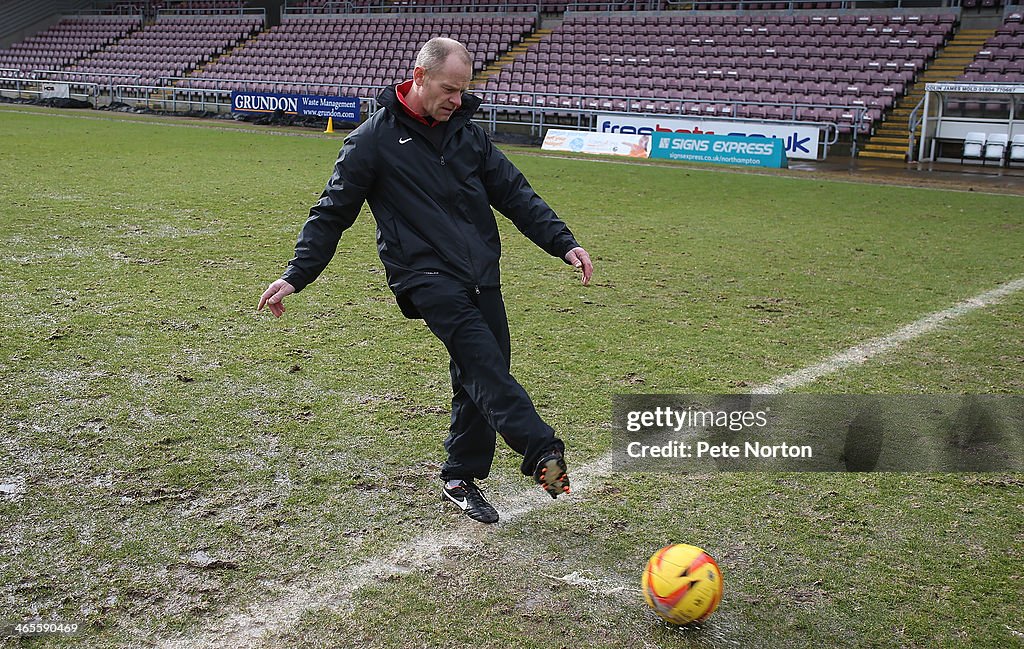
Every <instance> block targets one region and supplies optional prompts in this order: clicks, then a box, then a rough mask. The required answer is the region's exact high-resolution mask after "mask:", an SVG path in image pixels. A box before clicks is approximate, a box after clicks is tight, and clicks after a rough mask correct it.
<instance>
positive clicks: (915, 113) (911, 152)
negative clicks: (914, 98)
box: [907, 95, 927, 162]
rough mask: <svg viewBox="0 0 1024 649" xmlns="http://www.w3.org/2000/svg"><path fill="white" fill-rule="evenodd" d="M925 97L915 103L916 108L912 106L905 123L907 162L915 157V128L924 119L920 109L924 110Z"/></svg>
mask: <svg viewBox="0 0 1024 649" xmlns="http://www.w3.org/2000/svg"><path fill="white" fill-rule="evenodd" d="M926 97H927V95H926V96H925V97H921V101H919V102H917V106H914V110H912V111H910V118H909V120H908V121H907V125H908V127H909V129H910V137H909V139H908V140H907V162H913V161H914V158H916V157H917V127H918V126H920V125H921V120H922V119H923V118H924V115H923V114H919V113H922V111H921V109H922V108H924V100H925V99H926Z"/></svg>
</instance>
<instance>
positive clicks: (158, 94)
mask: <svg viewBox="0 0 1024 649" xmlns="http://www.w3.org/2000/svg"><path fill="white" fill-rule="evenodd" d="M5 71H13V70H0V72H5ZM33 72H34V75H33V78H25V77H19V78H5V77H2V76H0V85H6V84H14V86H15V87H14V88H13V90H14V91H15V92H19V93H29V94H41V89H39V88H38V85H39V84H40V83H44V82H47V81H51V82H53V81H56V82H61V83H68V84H69V85H70V86H71V87H72V88H73V89H75V90H78V91H79V92H75V93H73V94H76V95H80V96H83V97H85V98H86V99H92V100H93V102H94V104H96V105H99V104H100V102H101V101H102V100H109V102H110V103H122V104H127V105H134V106H136V107H138V106H144V107H146V108H148V109H151V110H162V111H167V112H172V113H174V112H192V111H201V112H215V113H223V112H230V111H231V109H232V106H231V93H232V90H234V89H236V88H239V87H240V86H241V87H242V88H243V89H247V90H251V91H256V92H281V91H282V87H283V89H287V90H288V91H289V92H294V93H295V94H310V95H325V94H330V95H340V96H359V99H360V111H361V114H362V115H363V116H367V115H369V114H371V113H373V112H374V111H375V110H376V109H377V108H378V104H377V100H376V97H377V95H378V94H379V92H380V91H381V90H382V89H383V88H382V87H381V86H372V85H350V84H324V83H288V82H274V81H267V80H259V79H247V80H240V79H196V78H193V77H168V78H166V79H162V80H161V82H160V83H158V84H153V85H147V84H141V83H138V80H137V78H136V79H134V82H127V83H125V82H124V80H125V77H129V76H131V75H106V76H107V77H108V79H109V82H108V83H95V82H88V81H75V80H72V79H70V78H69V77H70V76H71V75H78V74H82V73H75V72H61V71H42V70H37V71H33ZM33 85H35V86H36V87H35V88H34V89H33V88H32V86H33ZM218 86H219V87H218ZM11 89H12V88H8V90H11ZM83 91H84V92H83ZM296 91H297V92H296ZM474 92H475V94H477V95H478V96H481V98H482V99H484V100H485V101H484V103H483V104H482V105H481V107H480V111H481V112H480V113H479V114H480V115H482V116H483V117H482V118H481V117H478V118H477V120H478V121H479V122H481V123H483V124H486V125H488V126H489V127H490V129H491V131H492V132H493V131H496V130H497V128H498V126H499V125H501V126H517V127H525V128H527V129H528V130H529V132H530V134H531V135H535V136H539V135H542V134H543V133H544V131H545V129H547V128H550V127H553V126H559V127H566V126H569V127H573V128H577V129H581V130H598V129H599V128H600V124H599V119H600V118H601V117H602V116H607V115H628V116H633V117H662V118H683V119H699V120H701V121H708V122H712V123H713V122H725V121H727V122H741V123H749V124H751V125H755V124H790V125H801V126H816V127H818V128H819V129H820V130H823V131H825V137H824V139H823V141H822V145H823V148H824V150H823V152H822V153H821V158H824V157H827V155H828V151H829V148H830V147H832V146H833V145H835V144H836V143H837V142H838V141H839V137H840V135H841V133H842V132H843V131H844V130H846V129H849V130H850V133H851V145H852V151H851V155H854V156H855V155H856V150H857V142H858V133H859V132H863V131H865V129H866V127H867V124H868V123H867V122H866V121H865V120H866V116H867V113H868V109H867V108H866V107H861V106H848V105H832V104H828V105H826V104H806V103H797V102H757V101H740V100H734V101H723V100H718V101H716V100H709V99H701V98H697V97H693V98H683V99H675V98H674V99H664V98H659V99H653V98H638V97H629V96H623V95H618V96H612V95H597V94H581V93H566V94H561V93H559V94H549V93H538V92H525V91H503V90H477V91H474ZM499 98H501V100H499ZM552 98H554V99H555V101H556V102H557V103H556V104H549V103H548V102H549V100H550V99H552ZM655 102H667V103H669V104H671V105H672V106H673V107H676V109H675V110H672V111H665V110H651V109H650V108H651V106H652V104H654V103H655ZM744 107H746V108H755V109H756V108H775V109H778V108H783V109H785V110H786V111H788V118H783V117H782V116H781V115H775V116H774V117H772V118H760V117H746V116H741V114H740V113H741V112H742V111H741V110H740V109H741V108H744ZM688 108H689V109H690V110H688ZM694 108H697V109H698V110H696V111H694V110H692V109H694ZM806 108H815V109H831V110H835V111H842V113H841V114H842V116H843V117H847V118H848V119H844V120H843V119H837V120H835V121H806V120H800V119H798V117H799V115H800V112H801V109H806Z"/></svg>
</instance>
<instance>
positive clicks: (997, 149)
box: [985, 133, 1010, 165]
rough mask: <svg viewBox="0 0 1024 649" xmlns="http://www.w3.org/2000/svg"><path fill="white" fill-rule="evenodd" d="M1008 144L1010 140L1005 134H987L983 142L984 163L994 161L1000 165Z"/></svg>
mask: <svg viewBox="0 0 1024 649" xmlns="http://www.w3.org/2000/svg"><path fill="white" fill-rule="evenodd" d="M1009 143H1010V138H1009V136H1008V135H1006V133H989V135H988V138H986V140H985V162H991V161H994V162H997V163H999V164H1000V165H1002V164H1003V157H1005V156H1006V147H1007V146H1008V145H1009Z"/></svg>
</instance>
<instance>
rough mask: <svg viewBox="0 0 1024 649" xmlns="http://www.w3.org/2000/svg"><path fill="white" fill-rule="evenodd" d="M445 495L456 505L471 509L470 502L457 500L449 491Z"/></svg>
mask: <svg viewBox="0 0 1024 649" xmlns="http://www.w3.org/2000/svg"><path fill="white" fill-rule="evenodd" d="M444 495H445V496H446V497H447V498H448V500H450V501H452V502H453V503H455V504H456V505H458V506H459V507H461V508H462V509H467V508H468V507H469V501H467V500H466V499H465V498H463V499H462V500H459V499H458V498H456V497H455V496H453V495H451V494H450V493H448V492H447V491H446V492H444Z"/></svg>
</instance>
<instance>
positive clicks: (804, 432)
mask: <svg viewBox="0 0 1024 649" xmlns="http://www.w3.org/2000/svg"><path fill="white" fill-rule="evenodd" d="M612 423H613V437H612V443H613V447H612V465H613V468H614V469H615V470H617V471H681V472H682V471H685V472H708V471H1021V470H1024V395H952V396H951V395H820V394H786V395H751V394H724V395H618V396H616V397H614V398H613V402H612Z"/></svg>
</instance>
